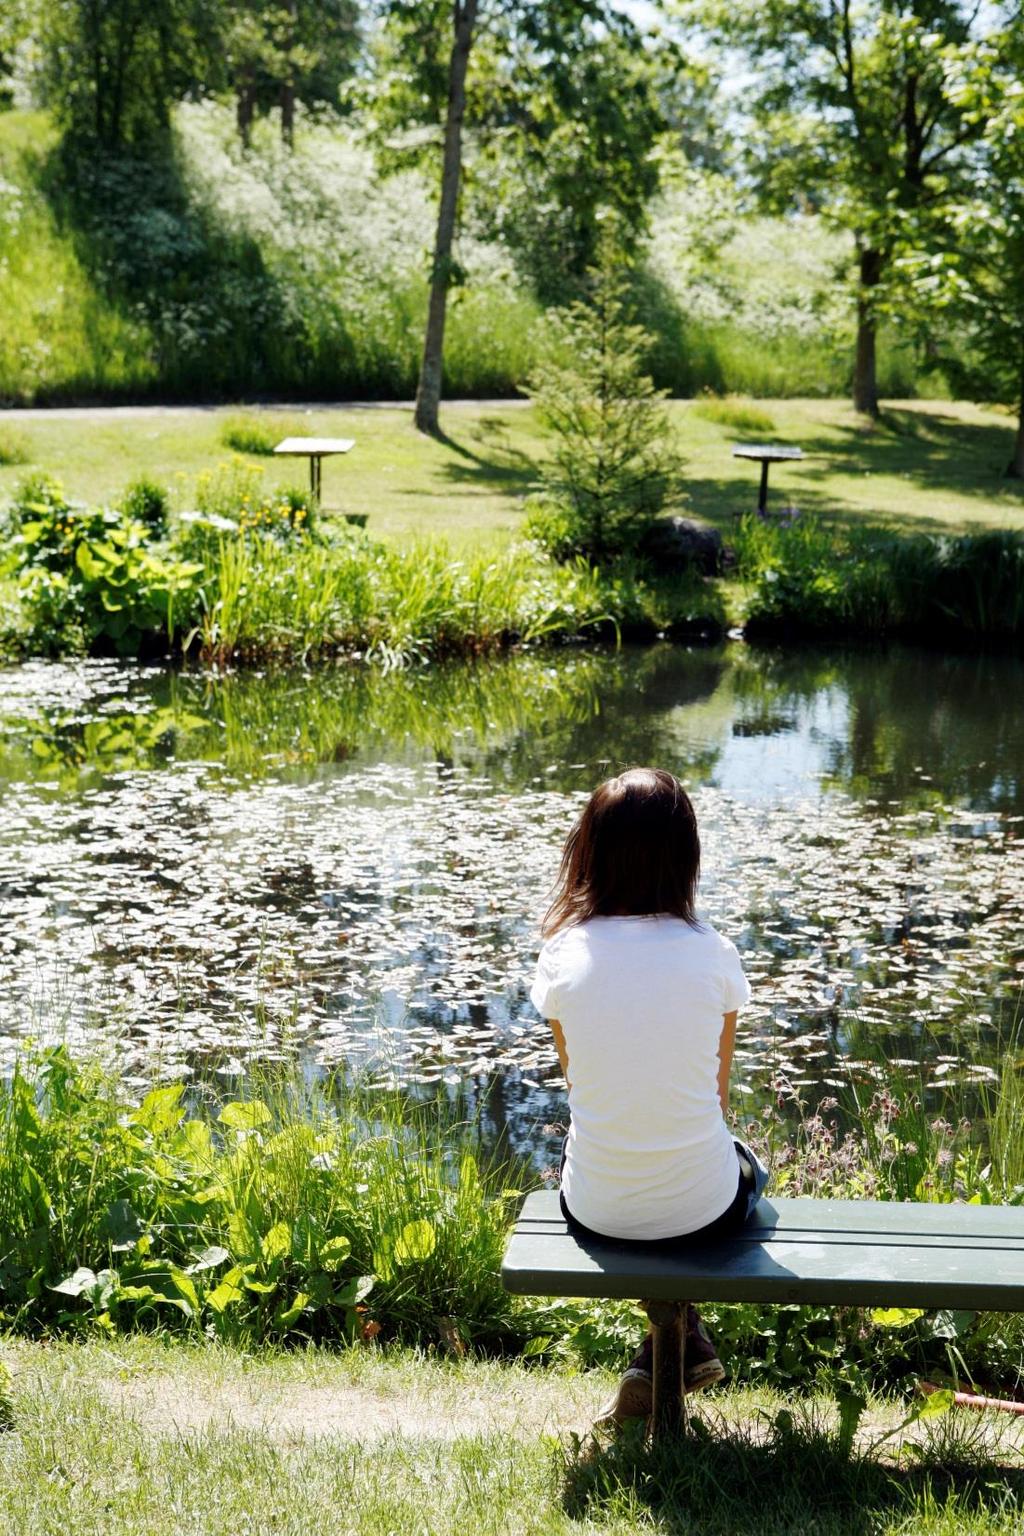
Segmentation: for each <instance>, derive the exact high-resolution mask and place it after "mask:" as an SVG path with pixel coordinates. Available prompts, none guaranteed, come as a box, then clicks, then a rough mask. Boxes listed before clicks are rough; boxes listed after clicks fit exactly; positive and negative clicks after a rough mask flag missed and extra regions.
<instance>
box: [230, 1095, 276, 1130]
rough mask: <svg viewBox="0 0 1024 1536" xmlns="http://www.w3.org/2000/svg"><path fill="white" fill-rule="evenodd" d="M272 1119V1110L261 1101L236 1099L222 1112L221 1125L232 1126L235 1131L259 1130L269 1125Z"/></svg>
mask: <svg viewBox="0 0 1024 1536" xmlns="http://www.w3.org/2000/svg"><path fill="white" fill-rule="evenodd" d="M271 1118H272V1116H271V1113H270V1110H269V1109H268V1108H267V1106H266V1105H265V1104H264V1103H263V1101H262V1100H261V1099H249V1100H248V1101H243V1100H241V1099H236V1100H235V1101H234V1102H232V1103H231V1104H225V1105H224V1108H223V1109H222V1110H221V1112H220V1123H221V1125H227V1126H230V1128H231V1129H232V1130H233V1131H254V1130H257V1129H258V1128H259V1126H261V1125H269V1123H270V1121H271Z"/></svg>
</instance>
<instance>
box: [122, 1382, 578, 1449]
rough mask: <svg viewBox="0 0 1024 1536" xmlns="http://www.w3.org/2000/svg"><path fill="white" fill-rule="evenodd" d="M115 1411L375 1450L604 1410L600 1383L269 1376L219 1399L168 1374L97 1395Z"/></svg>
mask: <svg viewBox="0 0 1024 1536" xmlns="http://www.w3.org/2000/svg"><path fill="white" fill-rule="evenodd" d="M99 1391H100V1394H101V1396H102V1397H103V1398H104V1399H105V1400H106V1402H107V1404H108V1406H109V1408H110V1410H111V1412H112V1414H113V1415H115V1416H116V1417H127V1418H129V1419H132V1420H134V1421H135V1422H136V1423H138V1424H140V1425H142V1427H143V1428H144V1429H146V1430H147V1431H149V1432H151V1433H153V1434H157V1435H159V1434H189V1433H202V1432H203V1431H207V1430H217V1431H221V1432H223V1431H226V1430H229V1429H242V1430H250V1431H256V1432H259V1433H261V1434H265V1435H269V1436H270V1437H271V1438H272V1439H274V1440H276V1441H279V1442H281V1443H284V1444H287V1443H288V1442H294V1441H298V1440H304V1439H305V1440H308V1439H309V1438H310V1437H313V1438H325V1439H345V1440H360V1441H364V1442H366V1443H375V1442H377V1441H380V1440H384V1439H386V1438H388V1437H390V1436H395V1435H397V1436H401V1437H403V1438H413V1439H430V1440H455V1439H459V1438H462V1437H465V1436H473V1435H494V1434H507V1435H513V1436H516V1437H517V1438H519V1437H524V1436H526V1437H529V1438H533V1437H535V1436H537V1435H543V1434H549V1435H561V1434H565V1433H567V1432H571V1431H573V1430H575V1431H577V1432H579V1433H583V1432H584V1431H585V1430H586V1429H587V1427H588V1426H589V1424H590V1423H591V1421H592V1420H593V1418H594V1416H595V1414H596V1412H597V1409H598V1407H599V1404H600V1391H599V1389H597V1388H596V1387H595V1386H594V1384H593V1383H592V1382H587V1381H586V1380H584V1379H579V1380H573V1379H572V1378H566V1377H546V1376H545V1373H543V1372H540V1371H538V1372H536V1373H535V1374H533V1375H531V1376H530V1377H529V1378H528V1379H526V1380H515V1381H513V1380H510V1381H509V1382H508V1383H507V1390H506V1391H505V1392H503V1393H501V1394H500V1395H499V1394H498V1393H497V1392H495V1390H494V1389H493V1386H492V1385H491V1384H488V1386H487V1387H486V1388H482V1389H481V1388H476V1387H475V1386H474V1383H473V1382H472V1381H471V1380H470V1379H469V1378H468V1377H464V1378H457V1379H454V1380H453V1381H452V1382H451V1383H450V1384H444V1385H441V1386H439V1384H438V1382H436V1381H435V1382H434V1383H433V1385H432V1386H430V1387H424V1388H420V1389H417V1388H415V1387H410V1385H409V1384H408V1382H406V1383H403V1385H402V1387H401V1388H397V1387H396V1389H395V1390H388V1389H387V1388H386V1387H385V1386H384V1385H383V1384H381V1385H380V1386H378V1387H376V1388H374V1387H368V1386H364V1385H360V1384H356V1383H352V1384H343V1383H338V1384H333V1383H332V1384H324V1385H313V1384H305V1383H298V1382H291V1383H283V1384H273V1383H271V1382H270V1381H268V1377H267V1374H266V1373H264V1372H259V1373H257V1374H256V1375H255V1376H254V1377H252V1378H251V1379H246V1378H241V1379H233V1380H229V1381H225V1382H224V1383H223V1385H222V1386H221V1387H220V1388H219V1389H218V1390H210V1388H209V1387H208V1386H207V1385H206V1384H205V1383H204V1384H203V1385H202V1386H200V1387H198V1389H197V1384H196V1383H194V1382H189V1381H187V1380H182V1379H181V1378H179V1377H176V1376H174V1375H171V1374H168V1373H166V1372H154V1373H148V1372H147V1373H146V1374H145V1375H143V1376H141V1377H135V1378H131V1379H129V1380H127V1381H117V1380H111V1381H108V1382H106V1383H103V1384H102V1385H101V1386H100V1388H99Z"/></svg>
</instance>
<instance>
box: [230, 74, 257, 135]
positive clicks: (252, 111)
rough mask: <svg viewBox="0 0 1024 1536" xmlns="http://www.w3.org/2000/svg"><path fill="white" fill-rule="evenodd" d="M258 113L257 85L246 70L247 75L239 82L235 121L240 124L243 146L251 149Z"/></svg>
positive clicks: (239, 130)
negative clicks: (253, 125)
mask: <svg viewBox="0 0 1024 1536" xmlns="http://www.w3.org/2000/svg"><path fill="white" fill-rule="evenodd" d="M255 115H256V87H255V85H254V84H253V82H252V79H251V77H250V72H249V71H247V72H246V77H245V78H243V79H241V80H240V81H239V82H238V88H237V95H236V98H235V122H236V123H237V125H238V137H239V138H240V139H241V141H242V148H243V149H249V148H250V147H251V145H252V124H253V118H254V117H255Z"/></svg>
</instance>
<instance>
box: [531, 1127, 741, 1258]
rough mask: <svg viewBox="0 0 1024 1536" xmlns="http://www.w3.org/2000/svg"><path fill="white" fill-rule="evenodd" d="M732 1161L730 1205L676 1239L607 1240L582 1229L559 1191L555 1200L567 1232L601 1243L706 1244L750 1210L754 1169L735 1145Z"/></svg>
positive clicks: (732, 1229)
mask: <svg viewBox="0 0 1024 1536" xmlns="http://www.w3.org/2000/svg"><path fill="white" fill-rule="evenodd" d="M568 1140H569V1138H568V1137H566V1138H565V1141H563V1142H562V1158H561V1162H560V1163H559V1165H558V1176H559V1179H561V1176H562V1170H563V1168H564V1167H565V1156H566V1143H567V1142H568ZM736 1158H737V1161H738V1163H739V1169H738V1173H739V1181H738V1183H737V1186H736V1194H735V1196H734V1197H733V1202H732V1204H731V1205H730V1206H728V1207H727V1208H726V1209H725V1210H724V1211H723V1212H722V1214H721V1216H716V1217H715V1219H714V1221H709V1222H708V1224H707V1225H706V1226H704V1227H698V1228H697V1230H696V1231H695V1232H684V1233H682V1234H681V1235H680V1236H679V1237H651V1238H632V1237H616V1238H609V1237H608V1235H607V1233H604V1232H595V1231H594V1230H593V1228H592V1227H585V1226H584V1225H583V1223H582V1221H577V1220H576V1218H575V1216H574V1215H573V1214H572V1212H571V1211H570V1209H569V1207H568V1206H567V1205H566V1203H565V1196H564V1195H563V1194H562V1192H561V1190H559V1192H558V1199H559V1204H560V1205H561V1207H562V1215H563V1216H564V1217H565V1220H566V1223H567V1224H568V1226H569V1228H570V1230H571V1231H573V1232H578V1233H579V1234H580V1236H581V1237H596V1238H599V1239H601V1241H603V1242H616V1243H627V1244H632V1243H634V1242H643V1244H644V1247H645V1248H668V1247H675V1246H676V1244H677V1243H687V1242H692V1241H694V1240H695V1239H697V1238H699V1239H700V1241H701V1242H705V1243H706V1242H714V1241H716V1239H718V1238H727V1237H732V1236H734V1235H735V1233H737V1232H738V1231H739V1230H740V1228H741V1227H742V1226H743V1224H744V1222H745V1221H746V1219H747V1213H748V1210H749V1209H750V1197H751V1195H752V1194H753V1192H754V1170H753V1168H752V1167H751V1165H750V1163H749V1162H748V1161H747V1158H746V1156H745V1154H744V1153H743V1152H742V1151H741V1149H740V1147H739V1146H737V1148H736Z"/></svg>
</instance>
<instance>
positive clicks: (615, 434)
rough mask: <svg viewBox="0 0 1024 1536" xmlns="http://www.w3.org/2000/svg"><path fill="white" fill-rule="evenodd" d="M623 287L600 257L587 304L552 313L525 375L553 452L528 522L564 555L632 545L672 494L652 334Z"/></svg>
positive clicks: (673, 471)
mask: <svg viewBox="0 0 1024 1536" xmlns="http://www.w3.org/2000/svg"><path fill="white" fill-rule="evenodd" d="M625 286H626V285H625V279H624V275H623V271H622V268H621V267H617V266H614V265H612V264H611V263H610V262H608V261H605V262H603V263H602V265H601V266H600V267H599V268H597V269H596V270H595V271H594V272H593V273H592V275H591V283H590V288H591V292H590V297H589V302H579V301H577V302H576V303H574V304H572V305H570V306H569V307H568V308H566V309H559V310H554V311H552V312H551V314H550V315H549V316H548V318H547V321H546V323H545V334H544V337H543V340H542V346H541V357H540V360H539V362H538V363H537V366H536V367H535V369H534V371H533V373H532V374H531V376H530V379H529V384H528V387H529V390H530V393H531V395H532V397H533V400H534V403H535V405H536V406H537V409H538V412H539V414H540V418H541V421H542V422H543V424H544V425H545V427H546V428H547V429H548V431H549V432H550V433H552V435H553V436H554V439H555V448H554V453H553V455H552V458H551V460H550V462H549V463H548V464H546V465H545V466H544V468H543V469H542V471H541V476H542V481H543V492H542V493H541V495H540V496H539V497H538V498H536V499H535V501H534V503H533V505H532V506H531V509H530V517H529V520H528V525H527V526H528V531H529V532H530V533H531V534H532V535H533V536H534V537H535V538H537V539H538V540H539V541H540V542H541V543H544V544H545V545H546V546H547V547H548V548H549V549H550V550H551V552H552V553H553V554H555V555H557V556H559V557H561V558H565V557H566V556H569V555H573V554H584V555H588V556H590V557H591V558H593V559H597V560H600V559H603V558H605V557H607V556H610V555H617V554H623V553H627V552H629V551H630V550H633V549H635V548H636V547H637V545H638V544H639V542H640V540H641V539H642V537H643V535H644V533H645V532H646V531H647V529H649V528H650V526H651V524H652V523H653V522H654V520H655V518H656V517H657V516H658V514H659V513H660V512H661V511H662V510H663V509H664V507H665V506H666V505H667V504H668V503H669V502H671V501H672V500H673V499H674V498H675V496H676V495H677V494H678V490H679V480H680V468H681V461H680V459H679V456H678V454H677V452H676V450H675V447H674V445H673V443H672V439H671V432H670V428H669V423H668V417H667V414H666V412H665V409H664V406H663V404H662V402H663V400H664V398H665V393H666V392H665V391H664V390H659V389H655V387H654V383H653V381H652V380H651V378H650V377H649V376H648V375H647V374H646V373H645V372H644V360H645V358H646V356H647V354H648V353H649V351H650V348H651V345H652V337H651V336H650V335H649V334H648V333H647V332H646V331H645V330H644V329H643V327H642V326H640V325H636V324H634V323H632V322H631V320H630V319H629V311H628V307H627V301H626V292H625Z"/></svg>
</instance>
